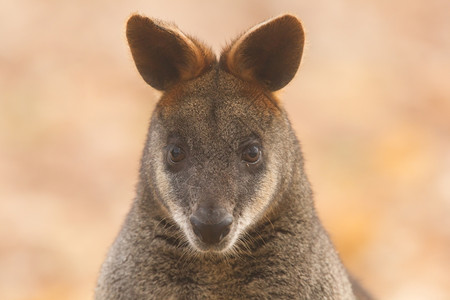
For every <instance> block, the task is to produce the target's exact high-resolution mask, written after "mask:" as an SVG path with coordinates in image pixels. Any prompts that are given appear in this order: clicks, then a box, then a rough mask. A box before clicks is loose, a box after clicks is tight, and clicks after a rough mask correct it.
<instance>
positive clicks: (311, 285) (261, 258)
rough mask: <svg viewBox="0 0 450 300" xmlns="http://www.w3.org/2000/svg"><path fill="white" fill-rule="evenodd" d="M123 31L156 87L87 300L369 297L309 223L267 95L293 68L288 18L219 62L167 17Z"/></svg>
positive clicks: (287, 131) (304, 185) (296, 56)
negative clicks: (128, 202) (127, 204)
mask: <svg viewBox="0 0 450 300" xmlns="http://www.w3.org/2000/svg"><path fill="white" fill-rule="evenodd" d="M127 39H128V42H129V45H130V49H131V53H132V55H133V59H134V61H135V63H136V67H137V69H138V71H139V73H140V74H141V76H142V77H143V79H144V80H145V81H146V82H147V83H148V84H149V85H151V86H152V87H154V88H155V89H158V90H161V91H163V94H162V96H161V99H160V100H159V102H158V104H157V106H156V108H155V110H154V112H153V115H152V118H151V122H150V128H149V131H148V136H147V142H146V145H145V148H144V151H143V155H142V161H141V168H140V178H139V183H138V187H137V196H136V199H135V200H134V202H133V206H132V208H131V210H130V212H129V214H128V216H127V219H126V220H125V223H124V225H123V227H122V230H121V232H120V233H119V235H118V237H117V239H116V240H115V242H114V244H113V245H112V247H111V249H110V251H109V253H108V257H107V259H106V260H105V262H104V264H103V266H102V270H101V273H100V277H99V280H98V286H97V290H96V299H355V295H356V296H357V298H358V299H369V298H368V297H367V296H366V295H365V293H364V291H363V290H362V289H360V288H358V286H357V285H355V284H354V283H351V282H350V278H349V276H348V274H347V272H346V270H345V268H344V267H343V265H342V263H341V262H340V260H339V257H338V255H337V253H336V251H335V250H334V247H333V245H332V243H331V241H330V240H329V238H328V236H327V234H326V232H325V230H324V229H323V227H322V225H321V223H320V221H319V219H318V218H317V215H316V213H315V209H314V202H313V197H312V192H311V188H310V185H309V182H308V179H307V177H306V175H305V174H304V171H303V158H302V154H301V151H300V146H299V143H298V141H297V139H296V137H295V134H294V132H293V130H292V128H291V125H290V123H289V120H288V118H287V114H286V112H285V110H284V109H283V108H282V107H281V105H280V102H279V101H278V100H277V98H276V96H275V95H274V93H273V92H275V91H277V90H279V89H281V88H283V87H284V86H285V85H286V84H288V83H289V82H290V81H291V79H292V78H293V76H294V75H295V73H296V71H297V69H298V67H299V64H300V60H301V56H302V50H303V43H304V33H303V29H302V26H301V24H300V22H299V20H298V19H297V18H296V17H294V16H291V15H284V16H280V17H277V18H274V19H271V20H269V21H267V22H264V23H261V24H259V25H257V26H255V27H253V28H251V29H250V30H248V31H247V32H246V33H244V34H243V35H241V36H240V37H238V38H237V39H236V40H235V41H234V42H233V43H231V44H230V45H229V46H228V47H227V48H225V49H224V50H223V52H222V54H221V56H220V58H219V59H218V60H217V59H216V58H215V56H214V55H213V54H212V52H211V50H210V49H209V48H207V47H205V46H204V45H203V44H202V43H200V42H199V41H198V40H196V39H194V38H192V37H190V36H188V35H186V34H184V33H183V32H181V31H180V30H179V29H178V28H177V27H175V26H174V25H170V24H165V23H162V22H160V21H156V20H151V19H148V18H146V17H142V16H139V15H135V16H132V17H131V18H130V19H129V21H128V23H127Z"/></svg>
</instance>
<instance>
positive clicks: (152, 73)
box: [127, 15, 216, 90]
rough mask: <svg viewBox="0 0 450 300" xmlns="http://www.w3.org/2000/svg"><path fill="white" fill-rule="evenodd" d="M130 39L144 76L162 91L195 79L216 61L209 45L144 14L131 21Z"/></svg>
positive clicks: (150, 83)
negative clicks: (181, 82)
mask: <svg viewBox="0 0 450 300" xmlns="http://www.w3.org/2000/svg"><path fill="white" fill-rule="evenodd" d="M127 39H128V44H129V45H130V49H131V54H132V55H133V59H134V61H135V64H136V67H137V69H138V71H139V73H140V74H141V76H142V78H143V79H144V80H145V82H147V83H148V84H149V85H151V86H152V87H154V88H156V89H158V90H166V89H167V88H169V87H170V86H171V85H173V84H175V83H177V82H180V81H186V80H190V79H193V78H195V77H197V76H199V75H201V74H202V73H204V72H205V71H206V70H207V69H208V68H209V67H211V65H212V64H213V63H214V62H215V61H216V60H215V57H214V55H213V54H212V51H211V50H210V49H209V48H207V47H206V46H204V45H203V44H202V43H200V42H199V41H197V40H196V39H194V38H192V37H188V36H187V35H185V34H184V33H183V32H181V31H180V30H179V29H178V28H177V27H176V26H175V25H172V24H167V23H163V22H161V21H157V20H152V19H149V18H147V17H143V16H140V15H134V16H132V17H131V18H130V19H129V20H128V22H127Z"/></svg>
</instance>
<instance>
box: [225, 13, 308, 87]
mask: <svg viewBox="0 0 450 300" xmlns="http://www.w3.org/2000/svg"><path fill="white" fill-rule="evenodd" d="M304 39H305V37H304V32H303V28H302V24H301V23H300V21H299V20H298V19H297V18H296V17H295V16H293V15H282V16H279V17H276V18H273V19H271V20H268V21H266V22H264V23H261V24H259V25H256V26H255V27H253V28H251V29H250V30H248V31H247V32H246V33H244V34H243V35H242V36H241V37H239V38H238V39H237V40H236V41H235V42H234V43H232V44H231V45H230V46H229V47H227V48H226V49H225V50H224V51H223V52H222V55H221V57H220V65H221V67H222V68H223V69H225V70H226V71H227V72H230V73H231V74H233V75H235V76H237V77H239V78H241V79H243V80H245V81H250V82H257V83H259V84H262V85H263V86H266V87H267V88H268V89H269V90H270V91H276V90H279V89H281V88H282V87H284V86H285V85H286V84H288V83H289V81H291V80H292V78H293V77H294V75H295V73H296V72H297V69H298V67H299V65H300V59H301V57H302V53H303V44H304Z"/></svg>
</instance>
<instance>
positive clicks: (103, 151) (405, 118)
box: [0, 0, 450, 300]
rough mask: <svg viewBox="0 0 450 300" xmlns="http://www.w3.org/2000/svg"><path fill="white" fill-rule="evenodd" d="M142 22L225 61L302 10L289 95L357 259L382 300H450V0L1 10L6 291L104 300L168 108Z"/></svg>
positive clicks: (329, 218)
mask: <svg viewBox="0 0 450 300" xmlns="http://www.w3.org/2000/svg"><path fill="white" fill-rule="evenodd" d="M134 12H139V13H143V14H145V15H147V16H152V17H157V18H160V19H163V20H169V21H174V22H175V23H176V24H178V26H179V27H180V28H181V29H182V30H183V31H185V32H187V33H190V34H193V35H195V36H197V37H199V38H200V39H202V40H204V41H206V42H207V43H208V44H210V45H211V46H213V47H214V49H215V51H216V52H219V51H220V49H221V47H223V46H224V45H225V44H226V43H227V42H228V41H230V40H231V39H233V38H234V37H236V35H238V34H239V33H241V32H242V31H244V30H245V29H247V28H249V27H251V26H253V25H255V24H256V23H258V22H260V21H263V20H265V19H267V18H270V17H273V16H276V15H278V14H281V13H284V12H290V13H293V14H296V15H297V16H299V17H300V18H301V19H302V20H303V24H304V27H305V29H306V33H307V44H306V49H305V52H304V56H303V61H302V65H301V68H300V72H299V73H298V75H297V76H296V78H295V79H294V80H293V81H292V82H291V84H290V85H289V86H288V87H286V88H285V90H284V92H283V93H282V99H283V103H284V105H285V106H286V107H287V110H288V112H289V114H290V117H291V119H292V122H293V125H294V127H295V130H296V132H297V134H298V137H299V139H300V140H301V142H302V145H303V151H304V153H305V157H306V161H307V162H306V168H307V172H308V174H309V177H310V180H311V182H312V184H313V187H314V190H315V194H316V203H317V207H318V210H319V213H320V216H321V218H322V220H323V222H324V223H325V226H326V228H327V229H328V230H329V232H330V235H331V237H332V239H333V241H334V242H335V244H336V246H337V248H338V249H339V252H340V254H341V256H342V258H343V260H344V262H345V264H346V265H347V266H348V268H349V269H350V270H351V271H352V272H353V273H354V274H355V276H356V277H357V278H359V279H360V281H361V282H362V283H363V285H365V286H366V287H367V289H369V290H370V291H372V293H373V294H374V295H376V296H377V297H378V299H395V300H398V299H450V275H449V270H450V2H449V1H447V0H428V1H425V0H417V1H406V0H394V1H387V0H376V1H375V0H372V1H355V0H317V1H286V0H278V1H261V0H259V1H256V0H251V1H250V0H249V1H237V0H235V1H224V0H222V1H205V0H203V1H201V0H196V1H154V0H147V1H136V0H132V1H105V0H96V1H92V0H90V1H86V0H83V1H50V0H48V1H44V0H41V1H25V0H15V1H5V0H3V1H1V2H0V299H6V300H24V299H27V300H29V299H30V300H31V299H33V300H37V299H69V300H71V299H91V298H92V297H93V291H94V287H95V282H96V278H97V274H98V270H99V267H100V264H101V263H102V261H103V259H104V257H105V254H106V251H107V248H108V247H109V245H110V244H111V243H112V241H113V239H114V237H115V236H116V234H117V232H118V230H119V227H120V225H121V223H122V221H123V218H124V216H125V214H126V212H127V210H128V208H129V206H130V204H131V201H132V198H133V196H134V186H135V183H136V181H137V171H138V163H139V158H140V154H141V150H142V147H143V144H144V139H145V134H146V131H147V125H148V120H149V118H150V114H151V112H152V109H153V107H154V105H155V103H156V101H157V99H158V94H157V93H156V92H155V91H154V90H153V89H152V88H151V87H149V86H147V85H146V84H145V82H144V81H143V80H142V79H141V78H140V76H139V74H138V72H137V71H136V69H135V66H134V63H133V61H132V58H131V55H130V52H129V50H128V46H127V43H126V39H125V23H126V20H127V19H128V17H129V16H130V15H131V13H134Z"/></svg>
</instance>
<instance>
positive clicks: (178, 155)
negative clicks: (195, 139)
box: [168, 146, 186, 163]
mask: <svg viewBox="0 0 450 300" xmlns="http://www.w3.org/2000/svg"><path fill="white" fill-rule="evenodd" d="M185 157H186V155H185V154H184V151H183V149H181V148H180V147H178V146H173V147H172V148H171V149H170V150H169V155H168V160H169V162H170V163H177V162H180V161H182V160H183V159H184V158H185Z"/></svg>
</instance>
